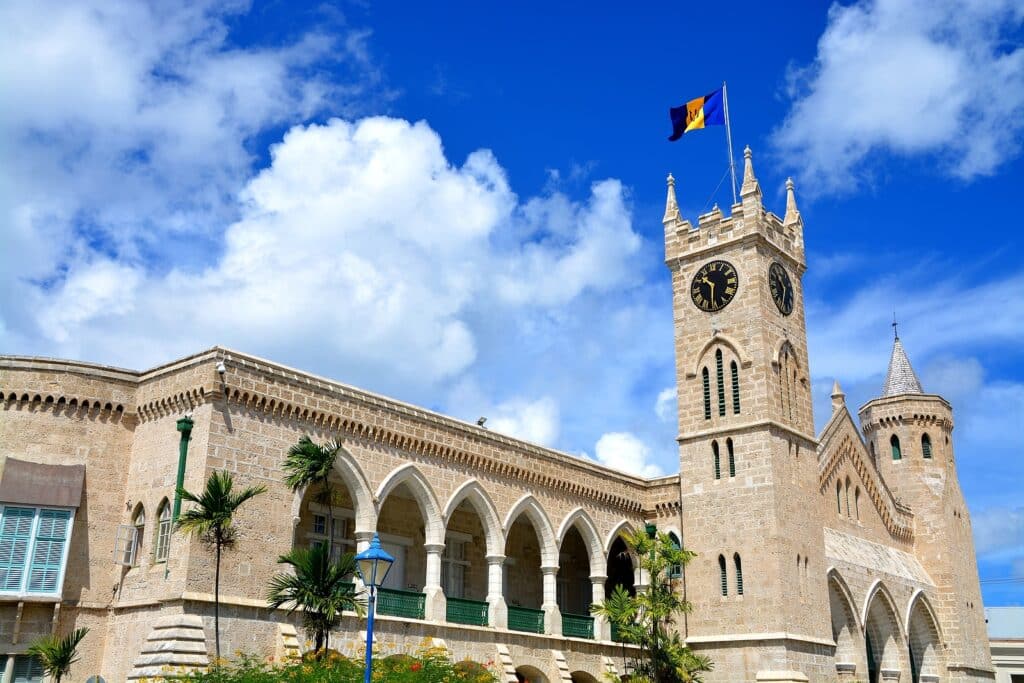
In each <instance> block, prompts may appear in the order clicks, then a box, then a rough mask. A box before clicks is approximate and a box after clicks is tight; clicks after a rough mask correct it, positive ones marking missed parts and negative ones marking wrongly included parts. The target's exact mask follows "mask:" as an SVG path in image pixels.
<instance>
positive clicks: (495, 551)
mask: <svg viewBox="0 0 1024 683" xmlns="http://www.w3.org/2000/svg"><path fill="white" fill-rule="evenodd" d="M464 500H468V501H469V503H470V505H472V506H473V509H474V510H476V513H477V515H478V516H479V517H480V521H481V523H482V526H483V528H484V536H485V537H486V539H487V554H488V555H504V554H505V532H504V530H503V529H502V527H501V519H500V518H499V517H498V509H497V508H496V507H494V502H493V501H491V497H490V496H488V495H487V491H486V489H484V487H483V486H482V485H481V484H480V482H479V481H477V480H476V479H470V480H469V481H466V482H464V483H463V484H462V485H461V486H459V488H457V489H455V492H454V493H452V495H451V498H449V499H448V503H447V504H445V506H444V510H443V511H442V519H443V521H444V526H445V528H446V529H447V528H448V523H449V522H450V521H451V518H452V515H453V514H454V513H455V509H456V508H457V507H459V504H460V503H462V501H464Z"/></svg>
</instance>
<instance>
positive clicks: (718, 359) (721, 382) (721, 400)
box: [715, 349, 725, 417]
mask: <svg viewBox="0 0 1024 683" xmlns="http://www.w3.org/2000/svg"><path fill="white" fill-rule="evenodd" d="M724 374H725V373H724V372H723V371H722V350H721V349H718V350H717V351H715V379H717V380H718V415H719V417H724V416H725V377H724Z"/></svg>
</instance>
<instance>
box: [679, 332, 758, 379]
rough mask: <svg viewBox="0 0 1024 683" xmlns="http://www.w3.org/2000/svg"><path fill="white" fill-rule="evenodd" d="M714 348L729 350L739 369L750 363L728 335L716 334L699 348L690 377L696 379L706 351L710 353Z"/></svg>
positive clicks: (748, 365)
mask: <svg viewBox="0 0 1024 683" xmlns="http://www.w3.org/2000/svg"><path fill="white" fill-rule="evenodd" d="M715 346H723V347H725V348H727V349H729V351H731V352H732V354H733V355H734V356H736V360H738V361H739V364H740V367H741V368H746V367H750V364H751V361H750V359H748V358H747V357H746V356H745V355H744V354H743V353H742V352H741V351H740V345H739V343H738V342H737V341H736V340H735V339H733V338H732V337H730V336H728V335H725V334H722V333H721V332H716V333H715V335H714V336H713V337H711V339H710V340H708V342H707V343H706V344H704V346H702V347H701V349H700V353H698V354H697V356H696V358H697V362H696V363H695V364H694V366H693V373H692V374H691V375H690V377H696V376H697V375H699V374H700V368H701V366H702V365H703V364H704V356H706V355H707V353H708V351H710V350H711V349H712V348H714V347H715Z"/></svg>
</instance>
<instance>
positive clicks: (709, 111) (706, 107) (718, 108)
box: [668, 88, 725, 142]
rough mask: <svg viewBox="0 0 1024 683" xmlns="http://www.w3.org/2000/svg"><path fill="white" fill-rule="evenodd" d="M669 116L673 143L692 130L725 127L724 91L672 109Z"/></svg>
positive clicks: (719, 90) (715, 92) (712, 93)
mask: <svg viewBox="0 0 1024 683" xmlns="http://www.w3.org/2000/svg"><path fill="white" fill-rule="evenodd" d="M668 114H669V116H671V117H672V136H671V137H669V140H671V141H672V142H675V141H676V140H678V139H679V138H681V137H683V133H689V132H690V131H691V130H699V129H700V128H704V127H706V126H724V125H725V108H724V107H723V106H722V89H721V88H719V89H718V90H715V91H714V92H711V93H708V94H707V95H705V96H704V97H698V98H697V99H695V100H690V101H689V102H687V103H686V104H684V105H683V106H681V107H672V108H671V109H669V110H668Z"/></svg>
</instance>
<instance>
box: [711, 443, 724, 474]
mask: <svg viewBox="0 0 1024 683" xmlns="http://www.w3.org/2000/svg"><path fill="white" fill-rule="evenodd" d="M711 454H712V456H714V461H715V479H721V478H722V461H721V458H719V456H718V442H717V441H712V442H711Z"/></svg>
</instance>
